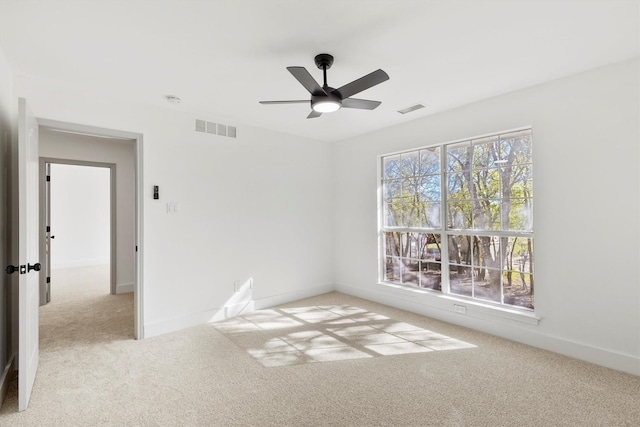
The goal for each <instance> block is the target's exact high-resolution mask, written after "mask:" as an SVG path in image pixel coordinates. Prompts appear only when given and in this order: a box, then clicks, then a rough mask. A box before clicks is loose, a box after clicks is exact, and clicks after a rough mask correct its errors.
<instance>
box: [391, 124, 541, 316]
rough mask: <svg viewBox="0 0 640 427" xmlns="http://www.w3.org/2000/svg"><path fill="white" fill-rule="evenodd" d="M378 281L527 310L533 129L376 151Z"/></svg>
mask: <svg viewBox="0 0 640 427" xmlns="http://www.w3.org/2000/svg"><path fill="white" fill-rule="evenodd" d="M381 181H382V182H381V183H382V197H381V202H382V212H383V216H382V218H381V248H382V252H381V261H382V262H381V264H382V266H383V267H382V271H381V272H380V275H381V280H382V281H383V282H386V283H394V284H401V285H407V286H413V287H419V288H426V289H431V290H434V291H438V292H442V293H445V294H449V295H456V296H460V297H463V298H472V299H476V300H482V301H484V302H489V303H493V304H499V305H503V306H509V307H518V308H523V309H530V310H533V308H534V300H533V296H534V280H533V216H532V209H533V177H532V133H531V129H525V130H520V131H515V132H509V133H503V134H496V135H491V136H487V137H482V138H477V139H470V140H466V141H459V142H455V143H451V144H442V145H439V146H433V147H427V148H421V149H418V150H413V151H407V152H403V153H400V154H393V155H388V156H383V157H382V176H381Z"/></svg>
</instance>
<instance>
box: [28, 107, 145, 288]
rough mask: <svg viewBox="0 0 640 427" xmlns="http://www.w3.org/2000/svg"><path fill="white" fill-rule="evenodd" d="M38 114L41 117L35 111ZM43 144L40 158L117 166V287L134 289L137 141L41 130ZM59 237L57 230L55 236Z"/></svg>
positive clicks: (41, 143)
mask: <svg viewBox="0 0 640 427" xmlns="http://www.w3.org/2000/svg"><path fill="white" fill-rule="evenodd" d="M28 101H29V102H30V103H31V100H30V99H28ZM32 109H33V107H32ZM34 114H36V115H38V113H37V112H35V110H34ZM41 117H42V116H41ZM39 142H40V148H39V151H40V157H47V158H55V159H65V160H79V161H91V162H102V163H112V164H115V165H116V287H117V289H118V290H120V289H130V288H131V287H132V285H133V283H134V276H135V246H136V241H135V168H134V162H135V153H134V146H133V141H131V140H121V139H109V138H98V137H93V136H88V135H77V134H72V133H66V132H57V131H53V130H49V129H40V141H39ZM52 185H54V187H55V184H52ZM56 233H58V231H57V230H55V229H54V230H53V234H54V235H56ZM59 237H60V239H61V240H65V236H64V235H62V234H60V233H58V235H56V240H55V241H54V242H53V244H54V247H53V252H52V254H56V248H57V247H58V238H59Z"/></svg>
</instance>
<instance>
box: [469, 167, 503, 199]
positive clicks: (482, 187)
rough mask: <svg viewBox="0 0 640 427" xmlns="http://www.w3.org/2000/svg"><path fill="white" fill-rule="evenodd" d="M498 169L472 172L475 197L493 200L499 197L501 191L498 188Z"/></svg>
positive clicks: (499, 187)
mask: <svg viewBox="0 0 640 427" xmlns="http://www.w3.org/2000/svg"><path fill="white" fill-rule="evenodd" d="M500 171H501V170H499V169H478V170H474V171H473V173H472V176H473V185H474V190H475V197H476V198H478V199H493V198H498V197H500V193H501V191H502V189H501V186H500Z"/></svg>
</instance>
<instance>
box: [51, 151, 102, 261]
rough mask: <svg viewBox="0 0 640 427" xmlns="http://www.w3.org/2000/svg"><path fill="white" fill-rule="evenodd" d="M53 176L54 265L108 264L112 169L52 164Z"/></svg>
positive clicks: (52, 223) (52, 255)
mask: <svg viewBox="0 0 640 427" xmlns="http://www.w3.org/2000/svg"><path fill="white" fill-rule="evenodd" d="M50 176H51V182H50V188H51V191H50V200H51V233H52V235H54V236H55V239H52V240H51V268H65V267H80V266H88V265H104V264H109V263H110V257H111V251H110V247H111V174H110V169H109V168H102V167H89V166H79V165H62V164H52V165H51V170H50Z"/></svg>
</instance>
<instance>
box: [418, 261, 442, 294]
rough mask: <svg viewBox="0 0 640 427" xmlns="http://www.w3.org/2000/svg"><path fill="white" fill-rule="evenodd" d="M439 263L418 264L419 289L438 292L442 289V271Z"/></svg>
mask: <svg viewBox="0 0 640 427" xmlns="http://www.w3.org/2000/svg"><path fill="white" fill-rule="evenodd" d="M440 267H441V265H440V263H439V262H434V261H421V262H420V287H422V288H428V289H433V290H436V291H439V290H441V289H442V285H441V282H442V277H441V276H442V269H441V268H440Z"/></svg>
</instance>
